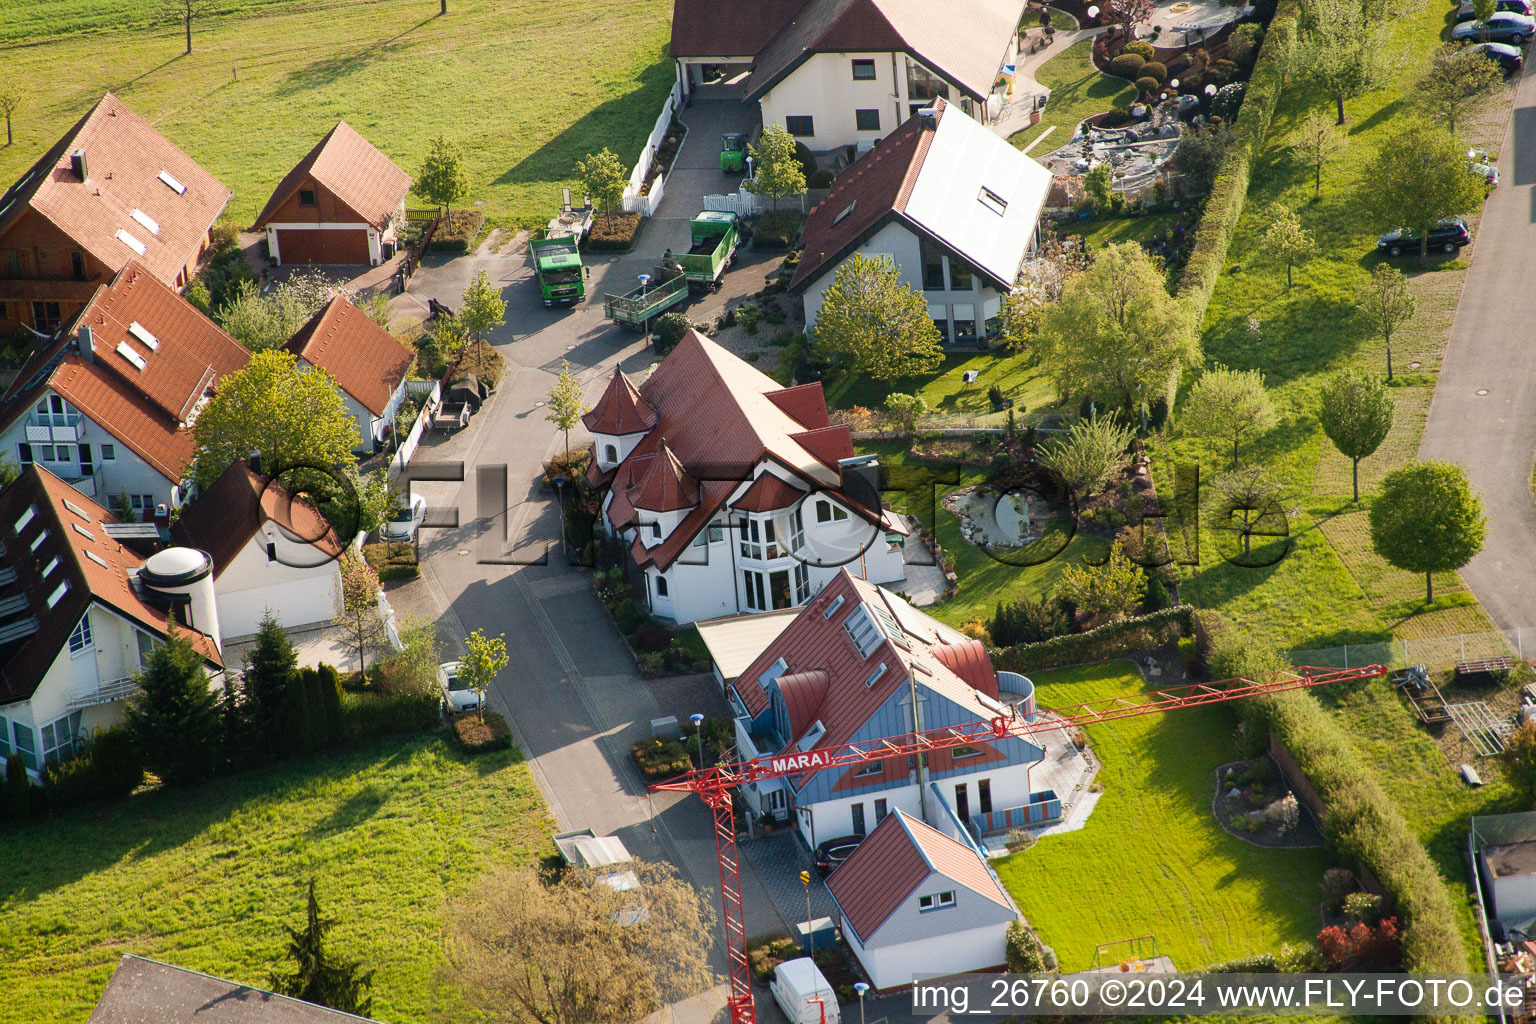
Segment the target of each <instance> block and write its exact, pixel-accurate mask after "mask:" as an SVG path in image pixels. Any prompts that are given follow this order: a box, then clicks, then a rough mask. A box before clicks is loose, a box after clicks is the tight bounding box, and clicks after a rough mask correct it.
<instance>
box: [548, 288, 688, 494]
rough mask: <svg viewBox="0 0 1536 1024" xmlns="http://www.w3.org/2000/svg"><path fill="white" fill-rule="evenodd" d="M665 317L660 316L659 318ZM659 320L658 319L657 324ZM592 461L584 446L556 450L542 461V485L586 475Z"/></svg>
mask: <svg viewBox="0 0 1536 1024" xmlns="http://www.w3.org/2000/svg"><path fill="white" fill-rule="evenodd" d="M664 319H666V317H662V318H661V320H664ZM660 322H661V321H660V320H658V321H657V323H658V324H659V323H660ZM591 463H592V452H591V451H590V450H589V449H586V448H578V449H576V450H574V451H572V452H571V453H570V454H569V455H567V454H566V453H565V452H556V453H555V454H554V455H553V456H551V457H550V459H549V461H548V462H546V463H544V486H546V487H553V486H554V485H555V483H554V480H555V477H557V476H563V477H565V478H566V480H576V479H579V478H581V477H584V476H586V475H587V467H588V466H589V465H591Z"/></svg>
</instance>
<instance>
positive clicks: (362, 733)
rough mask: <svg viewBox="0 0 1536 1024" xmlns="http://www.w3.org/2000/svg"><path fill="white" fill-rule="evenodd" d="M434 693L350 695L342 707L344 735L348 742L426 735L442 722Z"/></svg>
mask: <svg viewBox="0 0 1536 1024" xmlns="http://www.w3.org/2000/svg"><path fill="white" fill-rule="evenodd" d="M441 705H442V698H441V697H440V696H439V695H437V694H435V693H396V694H356V695H353V694H349V695H348V697H347V699H346V700H345V701H344V702H343V703H342V705H341V736H342V739H343V740H345V741H346V742H348V743H355V742H357V741H359V740H366V739H371V738H373V737H375V736H393V735H397V734H400V733H411V732H427V731H428V730H431V729H435V728H437V726H438V724H439V723H440V722H441V721H442V716H441Z"/></svg>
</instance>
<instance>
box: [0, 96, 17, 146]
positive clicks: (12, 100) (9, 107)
mask: <svg viewBox="0 0 1536 1024" xmlns="http://www.w3.org/2000/svg"><path fill="white" fill-rule="evenodd" d="M21 97H22V92H21V85H20V84H19V83H17V82H15V81H10V82H0V117H4V118H5V144H6V145H7V146H9V145H10V144H11V141H12V139H11V118H12V117H13V116H15V114H16V111H18V110H20V109H21Z"/></svg>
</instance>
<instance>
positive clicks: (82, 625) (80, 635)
mask: <svg viewBox="0 0 1536 1024" xmlns="http://www.w3.org/2000/svg"><path fill="white" fill-rule="evenodd" d="M95 646H96V638H95V637H94V636H93V635H92V633H91V613H90V612H86V613H85V614H84V615H82V616H80V621H79V622H77V623H75V628H74V629H72V630H70V631H69V653H70V655H71V656H72V657H79V656H80V655H82V654H84V653H86V652H87V651H89V650H91V649H92V648H94V647H95Z"/></svg>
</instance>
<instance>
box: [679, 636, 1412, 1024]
mask: <svg viewBox="0 0 1536 1024" xmlns="http://www.w3.org/2000/svg"><path fill="white" fill-rule="evenodd" d="M1386 672H1387V670H1386V668H1385V667H1384V666H1381V665H1367V666H1365V667H1364V668H1347V669H1331V668H1299V669H1296V670H1295V671H1294V672H1283V673H1280V674H1279V675H1277V676H1276V677H1275V678H1274V679H1272V680H1270V681H1268V682H1255V681H1254V680H1251V679H1242V678H1238V679H1225V680H1221V681H1219V682H1214V683H1191V684H1188V685H1185V686H1175V687H1170V688H1167V689H1162V690H1152V691H1149V692H1147V693H1138V694H1135V695H1133V696H1130V697H1110V698H1107V699H1105V700H1097V701H1089V702H1088V703H1085V704H1072V705H1068V706H1066V707H1060V708H1041V709H1039V710H1038V711H1037V712H1036V713H1034V714H1032V715H1027V714H1024V713H1021V712H1020V711H1019V709H1018V708H1017V707H1013V708H1012V709H1011V710H1012V714H1010V715H1004V716H999V717H997V718H993V719H990V720H985V721H978V722H973V723H971V724H970V725H964V726H947V727H944V728H941V729H928V730H925V731H923V732H918V733H907V734H906V735H903V736H892V737H888V738H886V739H882V740H865V741H861V742H858V743H845V744H842V745H841V746H835V747H829V748H827V749H824V750H808V751H803V752H795V753H788V754H776V755H770V756H767V757H757V758H753V759H752V760H749V761H738V762H736V763H734V764H719V765H715V766H713V767H710V768H701V769H699V770H697V771H692V772H689V773H687V774H686V775H681V776H678V777H677V778H675V779H671V780H669V781H667V782H659V783H657V784H656V785H654V786H652V787H651V789H653V790H665V791H671V792H679V793H697V794H698V795H699V796H700V797H701V798H702V799H703V800H704V802H705V803H706V804H708V805H709V807H710V809H711V810H713V811H714V812H715V850H716V853H717V854H718V856H719V859H720V903H721V909H722V911H723V924H724V926H725V946H726V958H727V963H728V966H729V970H730V979H731V992H730V995H729V996H728V997H727V999H726V1005H727V1006H728V1007H729V1008H730V1011H731V1022H732V1024H756V1022H757V1009H756V1007H755V1006H754V1005H753V1003H752V971H751V968H750V967H749V966H748V965H747V928H746V918H745V916H744V914H743V907H742V901H741V870H740V868H739V866H738V864H737V859H736V821H735V816H734V814H733V813H732V809H731V790H733V789H735V788H736V787H737V786H740V785H742V784H744V783H748V782H760V781H762V780H764V779H780V778H784V777H786V776H790V775H802V774H804V773H805V772H808V771H821V770H823V769H827V768H839V767H843V766H845V765H852V764H860V763H862V762H867V761H883V760H885V759H887V758H892V757H910V756H913V755H921V754H931V753H933V752H935V751H938V750H947V749H949V748H950V747H961V746H967V745H971V744H975V743H977V742H985V741H987V740H997V739H1006V738H1008V737H1025V736H1031V735H1034V734H1035V733H1041V732H1052V731H1054V730H1057V729H1074V728H1078V727H1080V726H1088V725H1095V724H1097V723H1099V722H1112V721H1115V720H1116V719H1120V718H1134V717H1136V716H1138V715H1151V714H1159V713H1161V712H1164V711H1176V710H1180V709H1182V708H1195V707H1201V706H1203V705H1206V704H1225V703H1227V702H1229V701H1234V700H1242V699H1244V698H1246V697H1254V696H1258V695H1260V694H1266V693H1280V692H1282V691H1284V690H1301V689H1306V688H1308V687H1313V686H1324V685H1326V684H1328V683H1342V682H1352V681H1355V680H1359V679H1369V678H1372V677H1373V676H1380V675H1385V674H1386Z"/></svg>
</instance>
